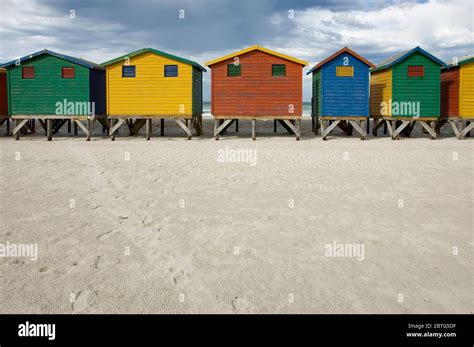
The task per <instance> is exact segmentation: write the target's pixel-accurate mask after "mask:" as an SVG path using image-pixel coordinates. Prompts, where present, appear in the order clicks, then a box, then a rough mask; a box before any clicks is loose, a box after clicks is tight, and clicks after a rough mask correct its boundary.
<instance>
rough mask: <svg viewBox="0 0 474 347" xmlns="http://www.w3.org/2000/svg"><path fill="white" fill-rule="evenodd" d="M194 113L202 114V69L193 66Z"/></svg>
mask: <svg viewBox="0 0 474 347" xmlns="http://www.w3.org/2000/svg"><path fill="white" fill-rule="evenodd" d="M192 98H193V100H192V103H193V105H192V107H193V115H201V114H202V71H201V70H200V69H198V68H197V67H193V96H192Z"/></svg>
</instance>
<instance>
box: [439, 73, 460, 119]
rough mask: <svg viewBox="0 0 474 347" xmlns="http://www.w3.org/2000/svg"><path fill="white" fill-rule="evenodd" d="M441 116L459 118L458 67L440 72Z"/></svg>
mask: <svg viewBox="0 0 474 347" xmlns="http://www.w3.org/2000/svg"><path fill="white" fill-rule="evenodd" d="M441 116H443V117H458V116H459V67H455V68H451V69H449V70H443V71H442V72H441Z"/></svg>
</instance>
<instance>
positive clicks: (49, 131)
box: [46, 119, 53, 141]
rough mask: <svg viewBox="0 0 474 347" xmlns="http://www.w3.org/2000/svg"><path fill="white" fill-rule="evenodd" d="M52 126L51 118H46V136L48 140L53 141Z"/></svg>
mask: <svg viewBox="0 0 474 347" xmlns="http://www.w3.org/2000/svg"><path fill="white" fill-rule="evenodd" d="M52 126H53V120H52V119H46V127H47V131H46V134H47V137H48V141H53V129H52Z"/></svg>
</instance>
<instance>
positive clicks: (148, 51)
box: [100, 48, 206, 71]
mask: <svg viewBox="0 0 474 347" xmlns="http://www.w3.org/2000/svg"><path fill="white" fill-rule="evenodd" d="M143 53H153V54H156V55H159V56H162V57H165V58H169V59H171V60H176V61H179V62H181V63H184V64H189V65H192V66H195V67H197V68H198V69H200V70H202V71H206V69H205V68H203V67H202V66H201V65H199V64H198V63H196V62H195V61H192V60H188V59H184V58H181V57H178V56H176V55H173V54H169V53H165V52H162V51H159V50H157V49H153V48H142V49H139V50H138V51H135V52H132V53H128V54H124V55H122V56H120V57H118V58H115V59H112V60H109V61H106V62H105V63H102V64H100V65H102V66H108V65H112V64H115V63H117V62H119V61H123V60H124V59H125V58H127V57H128V58H132V57H136V56H137V55H140V54H143Z"/></svg>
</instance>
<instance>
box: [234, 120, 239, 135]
mask: <svg viewBox="0 0 474 347" xmlns="http://www.w3.org/2000/svg"><path fill="white" fill-rule="evenodd" d="M235 132H236V133H238V132H239V120H238V119H236V120H235Z"/></svg>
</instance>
